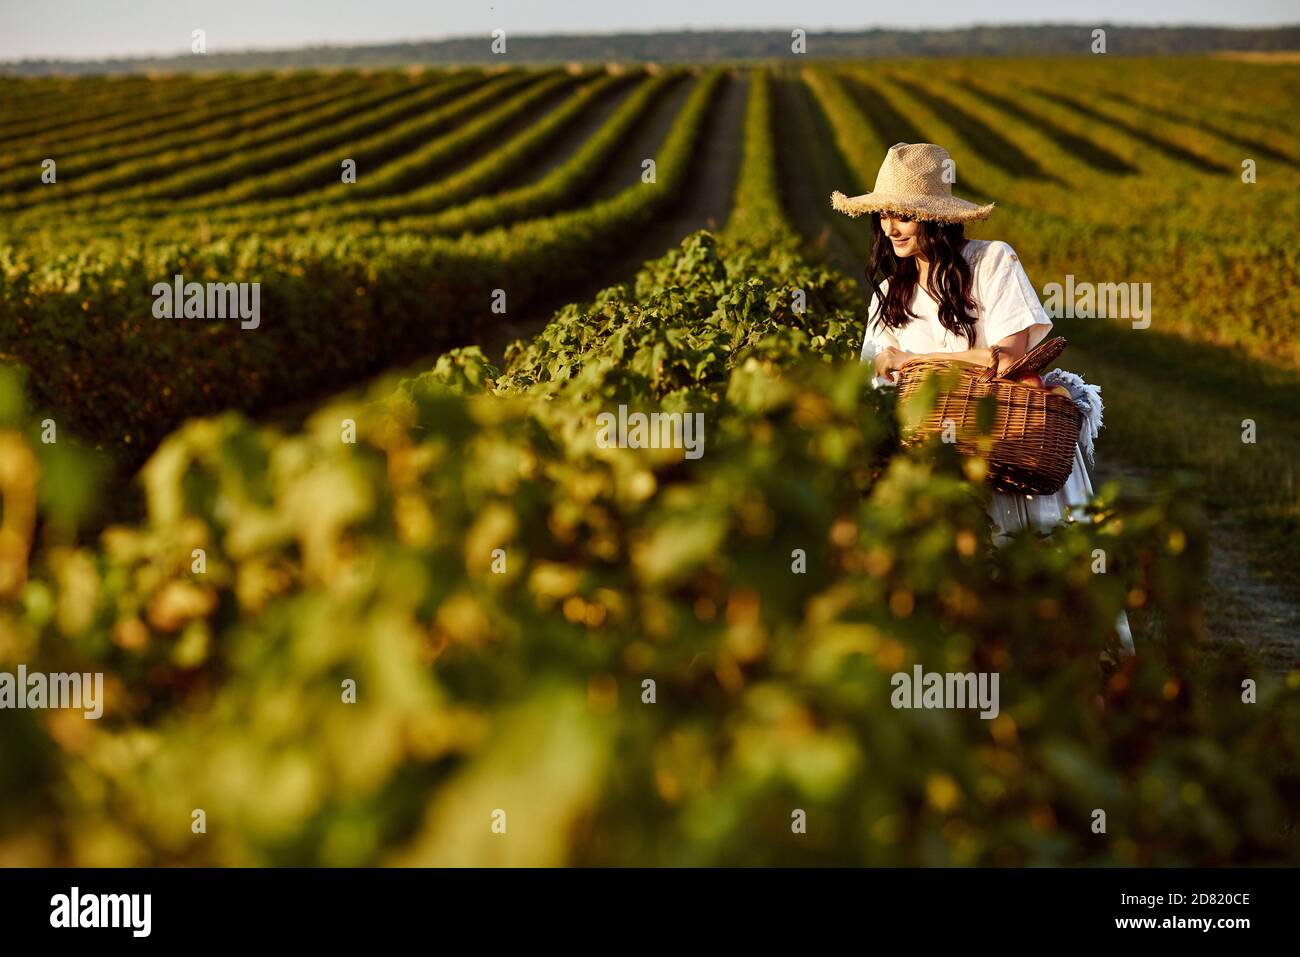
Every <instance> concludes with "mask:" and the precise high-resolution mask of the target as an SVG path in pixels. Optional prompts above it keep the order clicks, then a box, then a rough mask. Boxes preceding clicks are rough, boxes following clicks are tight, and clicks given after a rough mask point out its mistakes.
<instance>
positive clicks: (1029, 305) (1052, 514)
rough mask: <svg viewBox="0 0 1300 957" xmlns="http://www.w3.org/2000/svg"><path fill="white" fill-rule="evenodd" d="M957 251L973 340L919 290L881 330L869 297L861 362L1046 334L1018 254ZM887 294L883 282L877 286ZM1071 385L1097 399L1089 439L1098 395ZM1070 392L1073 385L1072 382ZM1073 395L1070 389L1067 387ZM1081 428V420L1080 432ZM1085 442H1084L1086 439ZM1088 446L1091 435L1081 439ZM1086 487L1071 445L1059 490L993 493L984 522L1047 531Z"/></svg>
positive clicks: (1087, 494) (994, 244)
mask: <svg viewBox="0 0 1300 957" xmlns="http://www.w3.org/2000/svg"><path fill="white" fill-rule="evenodd" d="M962 254H963V255H964V256H965V257H966V260H967V262H969V263H970V265H971V280H972V283H971V286H972V288H971V295H972V298H973V299H974V300H975V306H976V315H975V319H976V323H975V343H974V345H973V346H972V345H971V344H970V342H968V340H967V339H966V337H965V336H962V335H954V334H953V333H951V332H949V331H948V330H947V329H945V328H944V327H943V326H942V325H941V324H940V322H939V304H938V303H937V302H935V301H934V299H933V298H932V297H931V296H930V294H929V293H928V292H926V291H925V290H924V289H922V288H920V287H919V286H918V288H917V290H916V293H915V295H914V296H913V298H912V304H911V311H912V313H913V314H914V315H915V316H916V318H915V319H913V320H911V321H910V322H909V323H908V324H907V325H906V326H904V327H903V328H902V329H898V330H894V329H888V328H885V327H884V325H883V324H882V323H880V322H879V321H877V320H876V319H875V316H876V309H877V305H878V303H877V299H876V297H875V296H874V295H873V296H872V298H871V310H870V312H868V314H867V315H868V320H867V334H866V337H865V338H864V340H863V342H862V361H863V362H872V361H874V360H875V357H876V354H877V353H878V352H880V351H881V350H883V349H884V348H885V347H887V346H893V347H894V348H896V349H901V350H903V351H904V352H914V353H923V352H962V351H964V350H966V349H970V348H975V349H987V348H989V347H990V346H991V345H992V344H993V343H996V342H1000V341H1002V340H1003V339H1005V338H1007V336H1012V335H1015V334H1016V333H1018V332H1021V331H1023V330H1025V329H1032V330H1033V331H1032V332H1031V333H1030V336H1029V345H1028V348H1031V349H1032V348H1033V347H1034V346H1036V345H1038V344H1039V343H1040V342H1042V341H1043V339H1045V338H1046V337H1047V334H1048V332H1049V331H1051V328H1052V319H1051V317H1050V316H1049V315H1048V314H1047V310H1045V309H1044V308H1043V306H1042V303H1040V302H1039V301H1038V294H1037V293H1036V292H1035V291H1034V287H1033V285H1032V284H1031V283H1030V282H1029V277H1028V276H1027V275H1025V269H1024V267H1023V266H1022V265H1021V264H1020V257H1019V256H1017V255H1016V253H1015V250H1014V249H1012V248H1011V247H1010V246H1009V245H1008V244H1007V243H1004V242H1001V241H998V240H987V239H968V240H967V241H966V244H965V245H964V246H963V247H962ZM882 288H883V289H885V290H887V289H888V281H887V280H886V282H885V283H884V284H882ZM1070 378H1071V379H1073V380H1075V383H1078V385H1080V386H1082V387H1083V388H1086V389H1088V390H1090V391H1091V393H1092V394H1093V396H1094V397H1095V398H1096V399H1097V405H1096V416H1095V420H1094V422H1093V434H1095V428H1096V426H1099V425H1100V411H1101V409H1100V401H1099V400H1100V394H1099V390H1096V389H1095V388H1094V387H1091V386H1086V385H1083V383H1082V380H1078V379H1077V377H1070ZM873 382H874V384H875V385H876V386H877V387H878V388H879V387H881V386H889V385H893V378H892V377H891V378H889V379H886V378H883V377H881V376H876V377H875V379H874V380H873ZM1071 385H1072V387H1073V386H1074V383H1071ZM1072 391H1073V388H1072ZM1087 425H1088V423H1086V422H1085V429H1086V428H1087ZM1085 438H1088V437H1087V436H1085ZM1088 441H1089V445H1091V441H1090V438H1088ZM1092 495H1093V491H1092V482H1091V481H1090V479H1089V477H1088V469H1087V466H1086V465H1085V463H1084V457H1083V452H1082V450H1081V449H1080V447H1079V445H1078V443H1076V444H1075V447H1074V469H1073V470H1072V471H1071V472H1070V477H1069V478H1068V479H1067V480H1066V482H1065V485H1064V486H1062V487H1061V490H1060V491H1058V492H1057V493H1056V494H1055V495H1015V494H1009V493H1005V492H993V493H992V494H991V496H990V501H989V517H990V518H991V520H992V521H993V525H994V528H993V532H994V541H995V542H1002V541H1005V540H1006V538H1007V537H1008V535H1009V534H1010V533H1012V532H1015V531H1018V530H1019V529H1022V528H1036V529H1043V530H1046V529H1049V528H1051V527H1053V526H1055V525H1057V524H1059V523H1060V522H1061V521H1062V520H1064V519H1065V518H1066V517H1067V516H1068V515H1070V514H1071V513H1072V512H1073V514H1074V515H1075V517H1076V518H1081V517H1083V516H1082V511H1081V510H1080V508H1079V506H1082V505H1084V504H1085V503H1087V502H1088V501H1089V500H1091V499H1092ZM1115 629H1116V631H1117V632H1118V634H1119V638H1120V643H1121V645H1122V646H1123V648H1124V650H1125V651H1128V652H1129V653H1132V651H1133V636H1132V633H1131V632H1130V630H1129V625H1128V616H1127V615H1125V614H1124V613H1123V612H1120V616H1119V619H1118V620H1117V621H1116V623H1115Z"/></svg>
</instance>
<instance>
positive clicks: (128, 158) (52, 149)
mask: <svg viewBox="0 0 1300 957" xmlns="http://www.w3.org/2000/svg"><path fill="white" fill-rule="evenodd" d="M371 85H372V84H370V83H366V82H364V81H362V80H355V81H351V82H349V81H347V80H344V81H339V80H338V79H331V80H324V79H315V80H304V81H303V82H299V83H282V84H274V85H272V86H270V87H268V88H266V89H259V90H256V91H252V92H250V93H249V94H248V95H247V96H245V97H239V98H230V99H228V100H227V101H223V103H222V104H221V106H220V107H219V108H214V109H205V110H202V111H199V110H195V111H194V112H192V113H191V114H189V115H188V116H182V117H180V118H177V119H173V120H169V121H165V122H162V123H159V124H157V125H153V126H146V127H144V128H139V127H133V128H132V130H131V131H130V132H129V133H122V132H118V133H111V134H107V135H105V136H103V137H94V138H91V139H88V140H83V141H80V142H78V143H76V144H75V145H69V146H67V147H64V146H49V147H38V148H35V149H33V150H29V151H27V152H26V153H21V154H15V155H14V156H12V157H11V158H9V159H7V160H6V161H5V162H4V163H3V164H0V169H2V170H3V173H0V189H17V188H19V187H22V186H31V184H33V183H35V182H36V181H37V179H38V174H39V172H40V165H39V164H40V161H41V159H43V158H45V157H51V158H54V159H56V160H57V162H58V172H59V179H60V180H61V181H64V182H68V181H70V180H71V181H79V180H80V179H82V178H83V177H85V176H88V175H89V174H92V173H96V172H99V171H101V170H109V168H110V167H111V168H112V169H111V170H110V172H109V175H108V176H106V177H105V179H104V181H103V182H104V183H105V184H108V183H112V182H114V181H115V180H114V179H113V178H112V177H113V176H115V175H116V174H118V173H119V172H120V171H121V168H122V166H124V165H125V164H128V163H130V162H132V161H138V160H142V159H146V158H157V157H160V156H161V155H163V154H166V153H169V152H171V151H173V150H178V149H194V148H196V147H202V146H204V145H206V144H211V143H217V142H219V143H224V142H226V141H228V140H229V139H230V138H231V137H234V136H239V135H241V134H243V133H247V132H250V131H255V130H260V129H262V128H264V127H265V126H268V125H271V124H274V123H277V122H279V121H280V120H282V119H284V118H287V117H292V116H294V115H295V114H299V113H302V112H305V111H308V110H311V109H314V108H316V107H318V106H320V105H322V104H328V103H331V102H336V101H337V100H338V99H339V97H341V96H342V97H347V96H351V95H353V94H354V93H355V92H356V91H359V90H363V89H366V88H367V87H369V86H371Z"/></svg>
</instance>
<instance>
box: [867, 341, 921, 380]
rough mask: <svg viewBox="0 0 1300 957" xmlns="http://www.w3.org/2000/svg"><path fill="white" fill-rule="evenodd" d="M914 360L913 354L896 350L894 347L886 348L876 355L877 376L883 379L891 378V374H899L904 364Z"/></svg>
mask: <svg viewBox="0 0 1300 957" xmlns="http://www.w3.org/2000/svg"><path fill="white" fill-rule="evenodd" d="M911 358H913V356H912V353H910V352H904V351H903V350H902V349H896V348H894V347H893V346H885V348H883V349H881V350H880V351H879V352H877V353H876V375H878V376H880V377H881V378H882V379H888V378H891V375H890V374H891V373H893V372H897V371H898V370H899V369H900V368H902V365H903V363H904V362H906V361H907V360H908V359H911Z"/></svg>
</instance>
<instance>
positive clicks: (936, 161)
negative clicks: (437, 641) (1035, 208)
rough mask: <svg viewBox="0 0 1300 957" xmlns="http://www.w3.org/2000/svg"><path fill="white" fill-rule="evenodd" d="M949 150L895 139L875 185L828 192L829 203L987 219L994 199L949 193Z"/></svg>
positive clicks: (843, 208) (917, 215)
mask: <svg viewBox="0 0 1300 957" xmlns="http://www.w3.org/2000/svg"><path fill="white" fill-rule="evenodd" d="M947 164H948V151H947V150H946V149H944V148H943V147H942V146H935V145H934V144H933V143H895V144H894V145H893V146H891V147H890V148H889V153H888V154H886V156H885V161H884V162H883V163H881V164H880V172H879V173H877V174H876V187H875V189H873V190H872V191H871V192H869V193H863V194H862V195H861V196H845V195H844V194H843V193H841V192H840V191H839V190H836V191H835V192H833V193H831V206H833V207H834V208H835V209H838V210H839V211H840V212H841V213H847V214H848V215H849V216H861V215H862V214H863V213H878V212H882V211H886V210H887V211H889V212H891V213H901V214H902V215H904V216H911V217H912V218H913V219H925V220H933V221H935V222H940V223H966V222H970V221H971V220H974V219H988V218H989V216H990V215H991V214H992V213H993V206H994V204H993V203H989V204H988V205H987V206H980V205H978V204H977V203H971V202H968V201H967V200H964V199H958V198H957V197H956V196H954V195H953V194H952V184H951V183H949V182H946V181H945V180H944V176H943V174H944V170H945V169H946V168H947Z"/></svg>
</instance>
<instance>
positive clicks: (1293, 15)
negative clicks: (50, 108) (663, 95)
mask: <svg viewBox="0 0 1300 957" xmlns="http://www.w3.org/2000/svg"><path fill="white" fill-rule="evenodd" d="M1298 22H1300V5H1298V4H1297V3H1296V0H1234V2H1232V3H1225V2H1223V0H1143V2H1142V3H1140V4H1139V3H1135V2H1133V0H1092V2H1089V0H1073V2H1059V0H1057V2H1053V0H980V2H971V0H924V2H921V3H902V2H896V3H880V2H870V0H867V2H864V0H0V60H16V59H23V58H38V57H49V58H76V59H92V58H93V59H101V58H105V57H112V56H129V55H141V54H146V55H149V54H173V53H182V52H184V53H188V52H189V46H190V31H192V30H194V29H195V28H196V27H201V28H202V29H204V30H206V31H207V44H208V52H209V53H218V52H223V51H234V50H246V49H274V48H283V47H300V46H310V45H313V44H325V43H328V44H331V45H334V46H342V45H350V44H368V43H377V42H391V41H395V40H424V39H436V38H440V37H449V36H470V35H487V34H489V33H490V32H491V31H492V30H493V29H496V28H498V27H499V28H501V29H504V30H506V31H507V33H509V32H511V31H513V32H515V33H518V34H537V33H614V32H620V31H625V30H626V31H650V30H669V29H682V28H690V29H696V30H705V29H714V28H724V29H742V28H751V27H752V28H780V29H783V30H788V29H791V28H793V27H803V28H804V29H806V30H808V31H810V32H813V31H816V30H819V29H821V30H826V29H835V30H853V29H863V28H870V27H886V28H902V29H907V28H929V29H945V28H953V27H964V26H971V25H974V24H976V23H989V24H992V23H1083V24H1093V23H1134V24H1146V25H1171V24H1209V25H1218V26H1276V25H1280V24H1294V23H1298Z"/></svg>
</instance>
